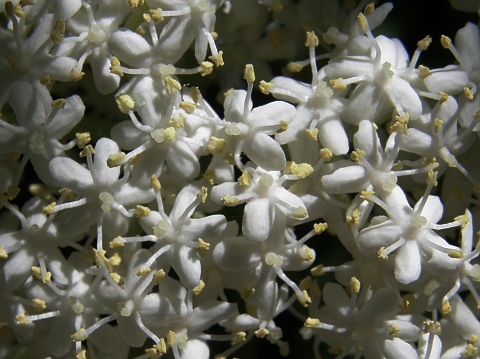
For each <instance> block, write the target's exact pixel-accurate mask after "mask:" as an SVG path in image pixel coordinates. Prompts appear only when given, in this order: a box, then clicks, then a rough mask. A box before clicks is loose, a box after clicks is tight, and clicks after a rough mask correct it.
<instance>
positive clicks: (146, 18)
mask: <svg viewBox="0 0 480 359" xmlns="http://www.w3.org/2000/svg"><path fill="white" fill-rule="evenodd" d="M142 17H143V20H144V21H145V22H146V23H149V22H151V21H152V17H151V16H150V14H143V15H142Z"/></svg>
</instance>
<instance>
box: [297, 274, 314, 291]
mask: <svg viewBox="0 0 480 359" xmlns="http://www.w3.org/2000/svg"><path fill="white" fill-rule="evenodd" d="M312 284H313V279H312V277H310V276H306V277H305V278H303V279H302V280H301V281H300V283H298V287H299V288H300V289H301V290H307V289H310V287H311V286H312Z"/></svg>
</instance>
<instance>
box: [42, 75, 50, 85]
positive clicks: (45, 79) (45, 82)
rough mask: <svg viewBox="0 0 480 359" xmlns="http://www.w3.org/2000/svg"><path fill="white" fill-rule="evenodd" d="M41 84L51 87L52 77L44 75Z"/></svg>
mask: <svg viewBox="0 0 480 359" xmlns="http://www.w3.org/2000/svg"><path fill="white" fill-rule="evenodd" d="M40 83H41V84H42V85H50V84H51V83H52V78H51V77H50V75H43V76H42V78H41V79H40Z"/></svg>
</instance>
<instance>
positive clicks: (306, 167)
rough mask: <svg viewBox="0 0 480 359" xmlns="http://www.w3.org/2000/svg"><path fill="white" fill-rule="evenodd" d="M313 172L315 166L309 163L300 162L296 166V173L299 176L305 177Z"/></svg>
mask: <svg viewBox="0 0 480 359" xmlns="http://www.w3.org/2000/svg"><path fill="white" fill-rule="evenodd" d="M312 173H313V167H312V166H311V165H310V164H308V163H300V164H299V165H297V167H296V168H295V172H294V174H295V175H297V176H298V177H299V178H305V177H308V176H310V175H311V174H312Z"/></svg>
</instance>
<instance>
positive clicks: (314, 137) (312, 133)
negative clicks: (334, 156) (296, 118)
mask: <svg viewBox="0 0 480 359" xmlns="http://www.w3.org/2000/svg"><path fill="white" fill-rule="evenodd" d="M305 133H306V134H307V136H308V139H309V140H311V141H316V140H317V136H318V128H314V129H313V130H311V129H309V128H307V129H306V130H305Z"/></svg>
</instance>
